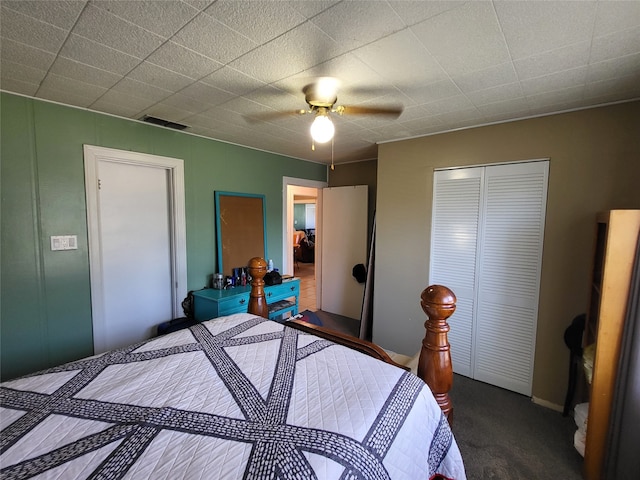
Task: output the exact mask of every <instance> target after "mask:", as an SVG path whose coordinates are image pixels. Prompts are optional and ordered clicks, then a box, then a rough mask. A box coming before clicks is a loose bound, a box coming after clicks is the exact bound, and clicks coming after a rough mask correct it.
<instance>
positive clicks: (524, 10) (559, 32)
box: [494, 0, 596, 60]
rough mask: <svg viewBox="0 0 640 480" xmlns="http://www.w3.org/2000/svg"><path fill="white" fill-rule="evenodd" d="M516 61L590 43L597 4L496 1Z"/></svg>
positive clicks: (497, 11) (587, 2)
mask: <svg viewBox="0 0 640 480" xmlns="http://www.w3.org/2000/svg"><path fill="white" fill-rule="evenodd" d="M494 5H495V9H496V13H497V15H498V19H499V20H500V25H501V27H502V31H503V32H504V36H505V38H506V39H507V43H508V44H509V51H510V52H511V56H512V58H513V59H514V60H515V59H519V58H523V57H530V56H531V55H535V54H538V53H542V52H546V51H549V50H554V49H557V48H559V47H564V46H566V45H571V44H573V43H579V42H584V41H588V40H589V38H590V37H591V33H592V32H593V26H594V22H595V15H596V2H594V1H587V0H582V1H580V2H511V1H496V2H494Z"/></svg>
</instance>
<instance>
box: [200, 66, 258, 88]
mask: <svg viewBox="0 0 640 480" xmlns="http://www.w3.org/2000/svg"><path fill="white" fill-rule="evenodd" d="M201 81H202V82H204V83H206V84H207V85H211V86H214V87H218V88H221V89H222V90H226V91H227V92H231V93H235V94H236V95H243V94H245V93H248V92H251V91H252V90H255V89H257V88H260V87H262V86H264V85H265V83H264V82H261V81H260V80H256V79H255V78H252V77H250V76H248V75H245V74H244V73H242V72H239V71H238V70H235V69H234V68H231V67H222V68H221V69H219V70H216V71H215V72H213V73H212V74H211V75H207V76H206V77H204V78H203V79H202V80H201Z"/></svg>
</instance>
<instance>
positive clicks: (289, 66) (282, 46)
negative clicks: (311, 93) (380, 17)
mask: <svg viewBox="0 0 640 480" xmlns="http://www.w3.org/2000/svg"><path fill="white" fill-rule="evenodd" d="M340 53H341V47H340V46H339V45H338V44H337V43H336V42H334V41H333V40H332V39H331V38H329V37H328V36H327V35H326V34H324V33H323V32H322V31H321V30H320V29H318V27H316V26H315V25H314V24H312V23H309V22H307V23H304V24H302V25H300V26H299V27H296V28H295V29H293V30H291V31H289V32H287V33H285V34H284V35H282V36H280V37H278V38H276V39H275V40H272V41H271V42H269V43H267V44H265V45H263V46H261V47H259V48H256V49H255V50H253V51H251V52H249V53H247V54H246V55H245V56H243V57H241V58H239V59H237V60H235V61H233V62H232V63H231V64H230V66H231V67H233V68H235V69H237V70H240V71H241V72H243V73H245V74H246V75H249V76H250V77H253V78H256V79H258V80H261V81H263V82H265V83H272V82H275V81H277V80H280V79H282V78H285V77H288V76H290V75H293V74H296V73H298V72H301V71H303V70H306V69H308V68H310V67H312V66H313V65H316V64H318V63H321V62H323V61H325V60H327V59H329V58H333V57H335V56H337V55H339V54H340Z"/></svg>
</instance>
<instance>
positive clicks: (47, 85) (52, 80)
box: [38, 73, 107, 106]
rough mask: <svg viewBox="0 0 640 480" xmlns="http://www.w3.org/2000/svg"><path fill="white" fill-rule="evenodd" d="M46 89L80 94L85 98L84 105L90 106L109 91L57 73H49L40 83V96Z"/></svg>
mask: <svg viewBox="0 0 640 480" xmlns="http://www.w3.org/2000/svg"><path fill="white" fill-rule="evenodd" d="M44 90H52V91H53V90H55V91H58V92H65V93H69V94H73V95H79V96H81V97H83V98H84V99H85V104H84V106H89V105H90V104H91V103H93V102H95V101H96V100H97V99H98V98H100V97H101V96H102V95H103V94H104V93H105V92H106V91H107V89H106V88H105V87H100V86H98V85H91V84H89V83H85V82H81V81H79V80H74V79H72V78H68V77H61V76H60V75H55V74H53V73H49V74H48V75H47V76H46V78H45V79H44V80H43V82H42V84H41V85H40V90H39V91H38V96H40V94H41V92H42V91H44Z"/></svg>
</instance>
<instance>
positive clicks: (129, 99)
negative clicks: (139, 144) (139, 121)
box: [91, 90, 155, 118]
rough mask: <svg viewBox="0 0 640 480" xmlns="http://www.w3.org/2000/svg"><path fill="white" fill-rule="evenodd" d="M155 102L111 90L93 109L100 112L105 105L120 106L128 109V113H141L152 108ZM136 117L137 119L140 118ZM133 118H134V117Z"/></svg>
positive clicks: (93, 105) (92, 106)
mask: <svg viewBox="0 0 640 480" xmlns="http://www.w3.org/2000/svg"><path fill="white" fill-rule="evenodd" d="M154 103H155V102H154V101H153V100H149V99H146V98H142V97H134V96H132V95H127V94H126V93H123V92H117V91H114V90H109V91H107V93H105V94H104V95H103V96H102V97H100V99H98V100H97V101H96V102H95V103H94V104H92V105H91V108H95V109H97V110H100V109H101V107H102V106H103V105H119V106H121V107H126V109H127V111H131V112H135V113H139V112H142V111H144V110H145V109H147V108H149V107H151V106H152V105H153V104H154ZM138 117H139V115H138V116H136V117H135V118H138ZM132 118H133V117H132Z"/></svg>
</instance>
